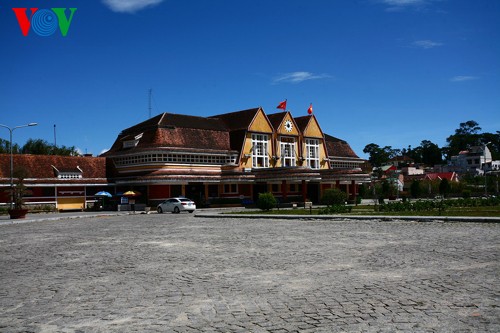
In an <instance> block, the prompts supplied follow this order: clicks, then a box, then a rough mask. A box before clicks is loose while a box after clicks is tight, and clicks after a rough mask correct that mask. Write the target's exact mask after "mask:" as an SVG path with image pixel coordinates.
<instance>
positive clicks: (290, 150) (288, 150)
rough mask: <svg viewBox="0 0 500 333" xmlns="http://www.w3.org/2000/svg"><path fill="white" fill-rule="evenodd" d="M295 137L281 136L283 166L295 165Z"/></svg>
mask: <svg viewBox="0 0 500 333" xmlns="http://www.w3.org/2000/svg"><path fill="white" fill-rule="evenodd" d="M295 163H296V159H295V139H294V138H288V137H282V138H281V166H284V167H292V166H295Z"/></svg>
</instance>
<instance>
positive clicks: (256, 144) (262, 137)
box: [252, 134, 269, 168]
mask: <svg viewBox="0 0 500 333" xmlns="http://www.w3.org/2000/svg"><path fill="white" fill-rule="evenodd" d="M267 152H268V136H267V135H266V134H252V166H253V167H254V168H269V156H268V154H267Z"/></svg>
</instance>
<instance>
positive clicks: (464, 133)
mask: <svg viewBox="0 0 500 333" xmlns="http://www.w3.org/2000/svg"><path fill="white" fill-rule="evenodd" d="M480 130H481V127H479V124H478V123H477V122H475V121H474V120H469V121H466V122H465V123H460V127H459V128H457V129H456V130H455V134H453V135H450V136H449V137H448V138H446V142H447V143H448V146H447V147H445V149H443V151H444V153H445V154H446V155H447V156H446V157H447V158H448V159H449V158H451V156H454V155H458V153H460V151H462V150H465V149H469V148H470V147H472V146H476V145H478V144H480V143H481V140H480V139H481V137H480V135H479V134H478V132H479V131H480Z"/></svg>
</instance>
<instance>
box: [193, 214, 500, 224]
mask: <svg viewBox="0 0 500 333" xmlns="http://www.w3.org/2000/svg"><path fill="white" fill-rule="evenodd" d="M195 217H204V218H232V219H234V218H240V219H241V218H259V219H261V218H262V219H281V220H282V219H286V220H327V221H340V220H342V221H345V220H381V221H412V222H415V221H416V222H436V221H439V222H471V223H500V217H473V216H380V215H267V214H223V213H200V214H196V215H195Z"/></svg>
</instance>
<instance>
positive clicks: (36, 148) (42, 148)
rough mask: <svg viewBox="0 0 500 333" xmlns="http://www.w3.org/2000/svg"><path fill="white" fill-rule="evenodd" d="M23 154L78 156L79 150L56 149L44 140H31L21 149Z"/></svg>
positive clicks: (73, 148)
mask: <svg viewBox="0 0 500 333" xmlns="http://www.w3.org/2000/svg"><path fill="white" fill-rule="evenodd" d="M21 151H22V153H23V154H33V155H61V156H78V155H80V154H79V153H78V150H77V149H76V148H75V147H74V146H73V147H66V146H60V147H55V146H54V145H51V144H49V143H48V142H47V141H45V140H42V139H29V140H28V141H27V142H26V144H25V145H24V146H23V147H22V149H21Z"/></svg>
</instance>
